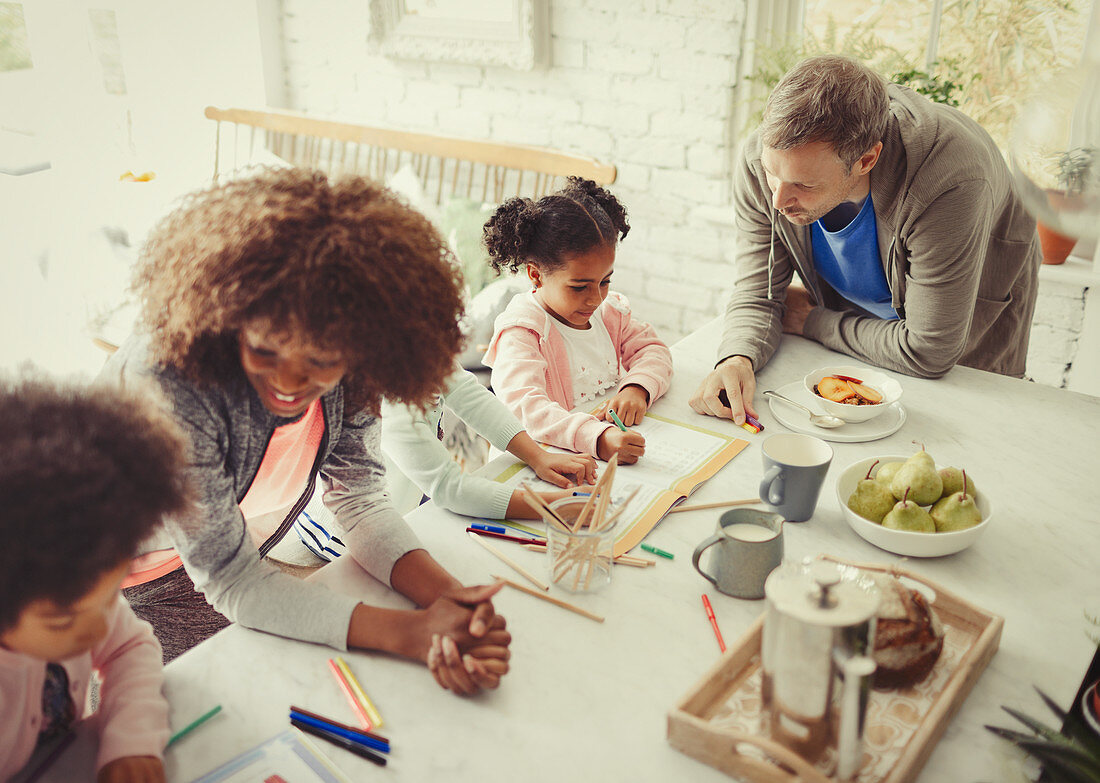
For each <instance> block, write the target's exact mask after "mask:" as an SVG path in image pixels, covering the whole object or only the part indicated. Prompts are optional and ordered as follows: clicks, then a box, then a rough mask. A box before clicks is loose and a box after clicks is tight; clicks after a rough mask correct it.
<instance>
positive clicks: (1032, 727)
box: [986, 688, 1100, 783]
mask: <svg viewBox="0 0 1100 783" xmlns="http://www.w3.org/2000/svg"><path fill="white" fill-rule="evenodd" d="M1036 690H1037V691H1038V693H1039V696H1040V697H1041V698H1042V699H1043V701H1044V702H1045V703H1046V705H1047V707H1049V708H1050V710H1051V712H1053V713H1054V714H1055V715H1056V716H1057V717H1058V719H1059V720H1060V721H1062V728H1061V730H1058V729H1056V728H1053V727H1051V726H1048V725H1046V724H1044V723H1042V722H1040V721H1038V720H1035V719H1034V718H1032V717H1029V716H1027V715H1024V714H1023V713H1021V712H1019V711H1017V710H1014V709H1011V708H1010V707H1002V708H1001V709H1003V710H1004V711H1005V712H1007V713H1008V714H1009V715H1011V716H1012V717H1014V718H1015V719H1016V720H1018V721H1020V723H1022V724H1023V725H1024V726H1026V727H1027V728H1028V730H1029V731H1030V733H1028V732H1022V731H1015V730H1013V729H1006V728H1002V727H1000V726H990V725H986V728H987V729H989V730H990V731H992V732H993V733H994V734H996V735H997V736H998V737H1001V738H1003V739H1006V740H1008V741H1009V742H1011V743H1012V744H1013V745H1015V746H1017V747H1018V748H1020V749H1021V750H1023V751H1024V752H1025V753H1027V754H1028V755H1030V756H1032V757H1033V758H1034V759H1035V760H1036V761H1038V762H1039V763H1040V764H1042V766H1043V777H1041V778H1040V780H1045V781H1051V783H1096V782H1097V781H1100V737H1098V736H1097V735H1096V734H1094V733H1093V732H1092V730H1091V729H1090V728H1089V726H1087V725H1086V724H1085V723H1084V722H1083V721H1082V720H1081V719H1080V718H1078V717H1076V716H1075V715H1073V714H1071V713H1067V712H1066V711H1065V710H1063V709H1062V708H1060V707H1059V706H1058V705H1057V704H1055V703H1054V701H1053V700H1052V699H1051V698H1050V697H1049V696H1047V695H1046V694H1045V693H1043V692H1042V691H1039V689H1038V688H1036Z"/></svg>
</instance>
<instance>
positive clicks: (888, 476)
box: [875, 462, 905, 487]
mask: <svg viewBox="0 0 1100 783" xmlns="http://www.w3.org/2000/svg"><path fill="white" fill-rule="evenodd" d="M904 464H905V463H904V462H883V463H882V466H881V467H880V468H879V469H878V473H876V474H875V481H877V482H878V483H880V484H885V485H886V486H887V487H889V486H890V482H892V481H893V480H894V476H895V475H897V472H898V470H899V469H900V468H901V466H902V465H904Z"/></svg>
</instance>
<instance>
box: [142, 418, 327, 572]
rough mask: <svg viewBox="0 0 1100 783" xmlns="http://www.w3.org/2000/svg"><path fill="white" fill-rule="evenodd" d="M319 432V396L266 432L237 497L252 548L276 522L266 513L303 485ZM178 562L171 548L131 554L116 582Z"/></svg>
mask: <svg viewBox="0 0 1100 783" xmlns="http://www.w3.org/2000/svg"><path fill="white" fill-rule="evenodd" d="M324 434H325V415H324V412H323V411H322V410H321V401H320V400H319V399H318V400H314V401H313V402H312V403H311V404H310V406H309V408H307V409H306V412H305V413H304V414H303V415H302V418H300V419H298V421H296V422H294V423H292V424H284V425H283V426H281V427H276V428H275V432H274V433H272V435H271V440H270V441H269V442H268V444H267V450H266V451H265V452H264V457H263V460H262V461H261V462H260V467H259V469H258V470H257V471H256V477H255V478H254V479H253V480H252V486H250V487H249V488H248V492H247V493H245V496H244V498H243V499H242V500H241V502H240V507H241V514H242V515H243V516H244V518H245V520H255V521H254V522H252V521H250V522H248V532H249V535H250V536H251V537H252V540H253V541H255V542H256V546H257V547H258V546H259V545H260V544H262V543H263V542H264V541H265V540H267V538H268V537H269V536H270V535H271V534H272V533H274V532H275V528H276V527H277V526H278V524H279V521H280V520H278V519H274V518H273V517H272V516H271V514H272V512H274V511H280V510H282V509H285V508H287V507H288V506H289V505H290V504H291V503H293V502H294V501H295V500H297V499H298V498H299V497H300V496H301V494H302V492H303V491H304V490H305V486H306V482H308V481H309V474H310V471H311V470H312V469H313V463H314V462H316V460H317V452H318V450H319V449H320V448H321V438H322V437H323V436H324ZM180 565H181V561H180V557H179V555H178V554H176V550H174V549H159V550H157V551H155V552H149V553H147V554H144V555H141V556H139V557H136V558H134V560H133V563H132V564H131V566H130V575H129V576H127V577H126V579H125V580H124V581H123V582H122V586H123V587H132V586H133V585H140V584H145V583H146V582H151V581H153V580H154V579H159V578H160V577H162V576H164V575H165V574H167V573H170V572H172V571H174V570H175V569H177V568H179V567H180Z"/></svg>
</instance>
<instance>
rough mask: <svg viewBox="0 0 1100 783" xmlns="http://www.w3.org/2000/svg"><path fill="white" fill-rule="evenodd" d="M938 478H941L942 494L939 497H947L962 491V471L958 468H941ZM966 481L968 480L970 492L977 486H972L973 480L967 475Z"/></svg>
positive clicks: (974, 490)
mask: <svg viewBox="0 0 1100 783" xmlns="http://www.w3.org/2000/svg"><path fill="white" fill-rule="evenodd" d="M940 478H941V479H943V494H942V495H941V496H940V497H947V496H948V495H954V494H955V493H956V492H962V491H963V471H962V470H960V469H959V468H941V469H940ZM967 481H968V482H969V486H970V491H971V492H972V493H973V492H976V491H977V488H976V487H975V486H974V480H973V479H971V478H970V477H967Z"/></svg>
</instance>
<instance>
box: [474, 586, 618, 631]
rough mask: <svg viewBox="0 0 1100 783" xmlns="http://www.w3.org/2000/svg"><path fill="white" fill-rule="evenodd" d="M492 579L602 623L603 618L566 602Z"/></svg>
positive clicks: (527, 588) (525, 587) (526, 587)
mask: <svg viewBox="0 0 1100 783" xmlns="http://www.w3.org/2000/svg"><path fill="white" fill-rule="evenodd" d="M493 579H497V580H499V581H501V582H504V584H506V585H508V586H509V587H511V588H513V589H514V590H519V591H520V592H521V593H527V595H533V596H535V598H541V599H542V600H543V601H547V602H548V603H552V604H554V606H560V607H561V608H562V609H568V610H569V611H570V612H576V613H577V614H579V615H582V616H583V617H587V618H588V619H589V620H595V621H596V622H597V623H602V622H603V618H602V617H600V616H599V615H598V614H592V612H589V611H586V610H584V609H581V608H580V607H579V606H574V605H573V604H571V603H569V602H567V601H562V600H561V599H560V598H554V597H553V596H550V595H545V594H543V593H539V592H536V591H535V590H532V589H531V588H530V587H528V586H527V585H521V584H520V583H519V582H513V581H512V580H511V579H505V578H504V577H503V576H494V577H493Z"/></svg>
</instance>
